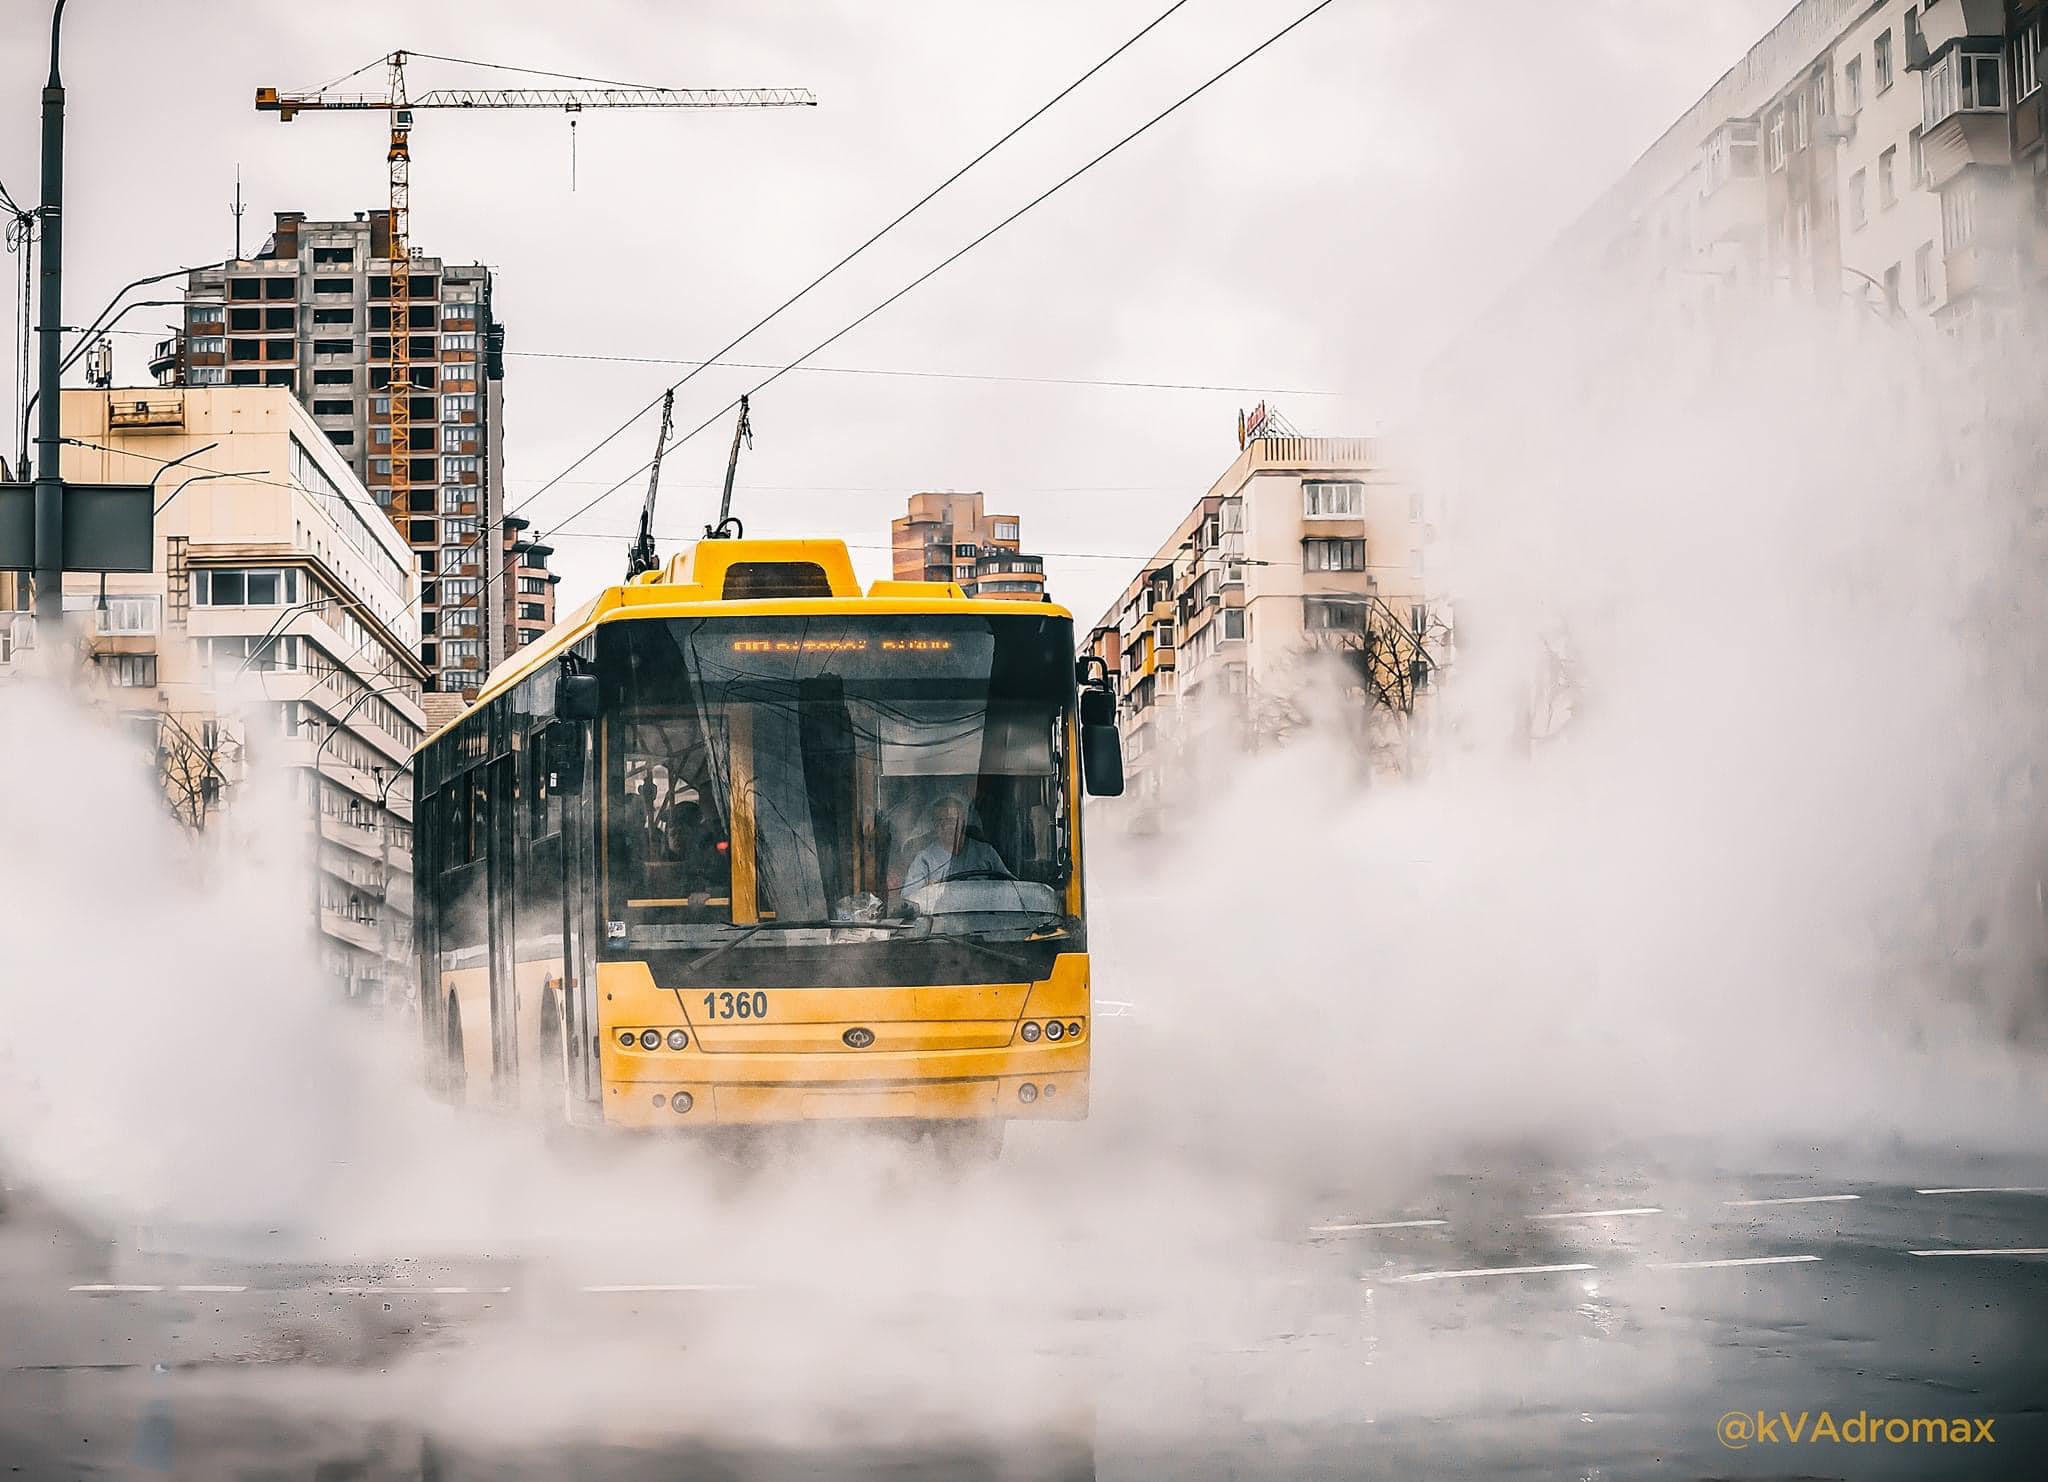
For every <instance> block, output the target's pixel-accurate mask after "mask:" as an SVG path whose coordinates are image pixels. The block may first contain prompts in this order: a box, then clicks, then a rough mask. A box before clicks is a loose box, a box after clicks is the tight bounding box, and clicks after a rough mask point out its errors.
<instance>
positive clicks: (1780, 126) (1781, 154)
mask: <svg viewBox="0 0 2048 1482" xmlns="http://www.w3.org/2000/svg"><path fill="white" fill-rule="evenodd" d="M1767 132H1768V135H1769V141H1770V151H1771V168H1772V169H1773V170H1782V169H1784V168H1785V110H1784V109H1782V108H1773V109H1772V110H1771V124H1770V128H1769V130H1768V131H1767Z"/></svg>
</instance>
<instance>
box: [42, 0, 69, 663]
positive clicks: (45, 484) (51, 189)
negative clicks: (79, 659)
mask: <svg viewBox="0 0 2048 1482" xmlns="http://www.w3.org/2000/svg"><path fill="white" fill-rule="evenodd" d="M67 3H68V0H57V6H56V9H55V10H54V11H52V12H51V15H50V80H49V82H47V83H46V84H44V87H43V201H42V211H41V216H42V222H43V261H42V267H41V270H40V274H39V278H40V288H41V294H40V299H39V303H38V316H37V320H36V335H37V341H36V348H37V350H38V351H39V352H40V353H39V359H40V367H39V369H38V372H37V376H36V387H37V394H38V396H39V397H40V404H39V405H38V407H37V409H36V493H35V500H36V549H35V561H36V564H35V573H36V628H37V638H36V646H37V647H38V648H40V649H42V650H43V651H44V653H45V654H46V655H47V654H48V653H50V652H52V651H53V650H54V648H55V646H56V644H57V643H58V642H59V641H60V639H61V638H62V636H63V627H64V476H63V474H62V472H61V471H60V470H59V467H58V462H59V457H60V454H61V449H62V439H63V436H64V430H63V409H64V407H63V403H64V397H63V391H62V389H61V384H62V381H63V375H64V373H63V369H62V366H63V359H64V353H63V351H64V345H63V324H64V80H63V78H62V77H61V76H60V75H59V73H58V70H57V42H58V38H59V35H60V33H61V30H62V27H63V24H64V7H65V5H66V4H67Z"/></svg>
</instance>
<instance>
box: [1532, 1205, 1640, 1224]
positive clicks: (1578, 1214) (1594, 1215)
mask: <svg viewBox="0 0 2048 1482" xmlns="http://www.w3.org/2000/svg"><path fill="white" fill-rule="evenodd" d="M1663 1212H1664V1211H1663V1210H1661V1209H1658V1208H1656V1207H1655V1206H1653V1205H1644V1206H1643V1207H1642V1208H1640V1209H1569V1210H1562V1211H1560V1212H1558V1213H1557V1214H1539V1215H1535V1216H1532V1218H1535V1219H1539V1220H1611V1219H1619V1218H1620V1217H1621V1216H1623V1215H1627V1214H1662V1213H1663Z"/></svg>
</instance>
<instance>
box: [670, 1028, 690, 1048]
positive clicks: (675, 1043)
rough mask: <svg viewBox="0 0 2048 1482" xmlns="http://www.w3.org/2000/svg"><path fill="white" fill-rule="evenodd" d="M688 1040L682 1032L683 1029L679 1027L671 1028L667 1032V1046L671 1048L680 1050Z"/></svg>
mask: <svg viewBox="0 0 2048 1482" xmlns="http://www.w3.org/2000/svg"><path fill="white" fill-rule="evenodd" d="M689 1042H690V1037H689V1036H688V1035H687V1034H685V1033H683V1031H682V1030H680V1029H671V1030H670V1031H669V1032H668V1047H669V1048H670V1049H671V1050H680V1049H681V1048H682V1047H683V1046H684V1045H687V1044H688V1043H689Z"/></svg>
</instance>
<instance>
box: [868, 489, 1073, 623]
mask: <svg viewBox="0 0 2048 1482" xmlns="http://www.w3.org/2000/svg"><path fill="white" fill-rule="evenodd" d="M889 564H890V572H891V575H893V576H894V577H895V578H896V580H898V581H950V582H957V583H958V584H959V586H960V589H961V590H962V591H964V592H966V593H967V595H968V596H970V597H997V598H1003V599H1005V600H1009V601H1016V602H1037V601H1040V600H1042V599H1043V598H1044V596H1045V562H1044V560H1043V559H1041V558H1040V557H1038V556H1033V555H1028V554H1026V553H1025V551H1024V549H1023V523H1022V522H1021V521H1020V520H1019V519H1018V518H1017V516H1015V515H992V514H989V513H987V512H986V510H985V509H984V508H983V496H982V495H981V494H952V493H945V494H913V495H911V496H910V507H909V510H908V512H907V513H906V514H905V515H904V516H903V518H902V519H900V520H892V521H890V522H889Z"/></svg>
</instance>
